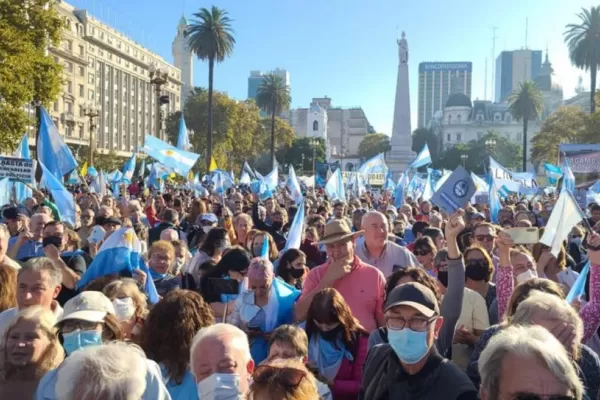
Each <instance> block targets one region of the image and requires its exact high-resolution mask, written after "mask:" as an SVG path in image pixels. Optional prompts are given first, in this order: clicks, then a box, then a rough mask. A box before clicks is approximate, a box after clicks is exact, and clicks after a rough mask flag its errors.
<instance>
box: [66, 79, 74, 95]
mask: <svg viewBox="0 0 600 400" xmlns="http://www.w3.org/2000/svg"><path fill="white" fill-rule="evenodd" d="M67 93H71V94H72V93H73V83H71V81H67Z"/></svg>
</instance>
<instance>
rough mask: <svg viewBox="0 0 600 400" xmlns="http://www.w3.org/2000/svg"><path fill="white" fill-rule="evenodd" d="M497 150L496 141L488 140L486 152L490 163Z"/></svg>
mask: <svg viewBox="0 0 600 400" xmlns="http://www.w3.org/2000/svg"><path fill="white" fill-rule="evenodd" d="M495 148H496V139H488V140H486V141H485V150H486V151H487V155H488V161H489V159H490V156H491V155H492V153H493V152H494V149H495ZM483 168H484V170H485V161H484V162H483Z"/></svg>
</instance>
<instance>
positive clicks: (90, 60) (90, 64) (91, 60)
mask: <svg viewBox="0 0 600 400" xmlns="http://www.w3.org/2000/svg"><path fill="white" fill-rule="evenodd" d="M88 67H90V68H94V59H93V58H92V57H88Z"/></svg>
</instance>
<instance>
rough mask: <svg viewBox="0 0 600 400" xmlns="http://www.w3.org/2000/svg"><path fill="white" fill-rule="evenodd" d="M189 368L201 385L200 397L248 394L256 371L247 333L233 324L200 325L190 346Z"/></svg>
mask: <svg viewBox="0 0 600 400" xmlns="http://www.w3.org/2000/svg"><path fill="white" fill-rule="evenodd" d="M190 368H191V371H192V374H193V375H194V377H195V379H196V384H197V385H198V398H200V399H202V400H205V399H209V400H213V399H214V400H218V399H232V400H233V399H244V398H246V397H245V396H246V393H247V392H248V387H249V383H248V381H249V379H250V376H251V375H252V372H253V371H254V361H252V357H251V356H250V347H249V345H248V337H247V336H246V334H245V333H244V332H243V331H242V330H241V329H239V328H238V327H236V326H233V325H230V324H215V325H212V326H209V327H207V328H202V329H200V330H199V331H198V333H196V336H195V337H194V340H193V341H192V346H191V348H190Z"/></svg>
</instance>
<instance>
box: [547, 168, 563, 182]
mask: <svg viewBox="0 0 600 400" xmlns="http://www.w3.org/2000/svg"><path fill="white" fill-rule="evenodd" d="M544 171H545V172H546V176H547V177H548V183H550V184H551V185H556V183H557V182H558V180H559V179H560V178H561V177H562V175H563V172H562V169H560V167H557V166H556V165H552V164H548V163H544Z"/></svg>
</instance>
